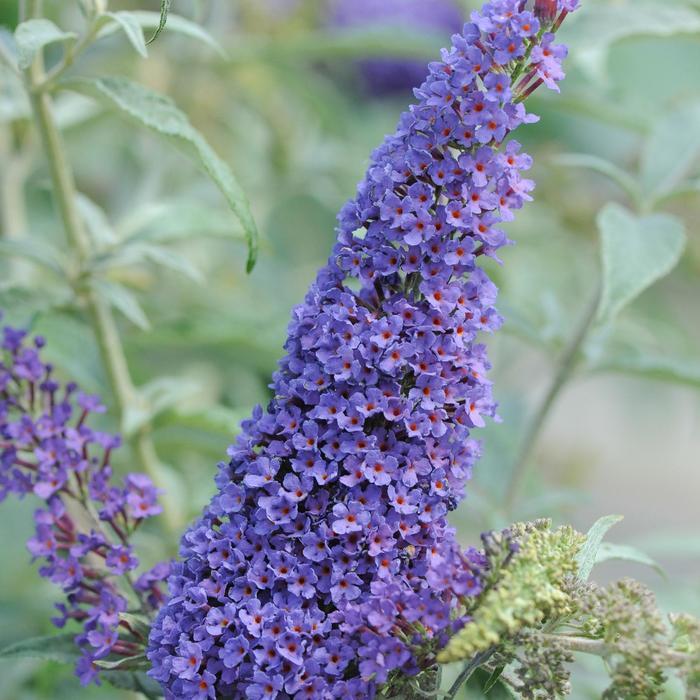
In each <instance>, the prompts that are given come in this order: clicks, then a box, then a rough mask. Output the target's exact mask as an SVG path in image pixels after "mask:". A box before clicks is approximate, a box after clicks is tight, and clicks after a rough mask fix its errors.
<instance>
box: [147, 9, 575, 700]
mask: <svg viewBox="0 0 700 700" xmlns="http://www.w3.org/2000/svg"><path fill="white" fill-rule="evenodd" d="M573 4H574V3H572V2H570V1H569V2H565V1H563V0H562V1H558V2H556V3H555V5H556V8H555V9H556V12H554V14H553V16H552V17H550V16H549V15H546V14H543V12H542V9H541V6H540V10H538V12H537V13H536V14H533V13H532V12H530V11H528V10H527V9H525V7H526V5H527V3H525V2H523V1H522V0H496V1H495V2H492V3H489V4H488V5H486V6H485V7H484V9H483V10H482V12H481V13H474V15H473V16H472V22H471V23H469V24H466V25H465V26H464V29H463V32H462V33H461V34H457V35H455V36H454V37H453V43H452V46H451V47H450V48H449V49H445V50H443V52H442V57H441V60H440V61H436V62H434V63H431V64H430V66H429V75H428V78H427V80H426V81H425V82H424V83H423V85H421V87H420V88H419V89H417V90H416V91H415V95H416V97H417V100H418V102H417V104H415V105H413V106H412V107H411V108H410V110H409V111H407V112H406V113H404V114H403V115H402V116H401V119H400V121H399V126H398V128H397V131H396V133H395V134H393V135H392V136H389V137H387V138H386V139H385V141H384V143H383V144H382V145H381V146H380V147H379V148H378V149H377V150H376V151H375V152H374V153H373V155H372V159H371V163H370V166H369V169H368V171H367V174H366V177H365V179H364V180H363V181H362V182H361V183H360V185H359V187H358V191H357V196H356V198H355V199H353V200H352V201H350V202H348V203H347V204H346V205H345V206H344V207H343V209H342V211H341V213H340V215H339V217H338V240H337V243H336V245H335V247H334V249H333V252H332V255H331V257H330V259H329V262H328V264H327V265H326V266H325V267H324V268H323V269H322V270H321V271H320V272H319V274H318V277H317V279H316V281H315V283H314V284H313V285H312V286H311V288H310V290H309V292H308V294H307V296H306V299H305V301H304V303H303V304H302V305H301V306H299V307H297V308H296V309H295V311H294V313H293V319H292V322H291V324H290V326H289V336H288V339H287V343H286V345H285V349H286V350H287V355H286V357H285V358H284V359H283V360H282V361H281V362H280V367H279V370H278V371H277V372H276V373H275V375H274V381H273V384H272V389H273V392H274V397H273V399H272V400H271V402H270V403H269V405H268V406H267V409H265V410H263V408H261V407H257V408H256V409H255V410H254V412H253V415H252V417H251V418H250V419H249V420H247V421H244V422H243V424H242V433H241V435H240V436H239V438H238V440H237V442H236V444H235V445H233V446H232V447H230V448H229V451H228V454H229V457H230V460H229V461H228V462H225V463H222V464H221V465H220V469H219V473H218V475H217V477H216V485H217V487H218V493H217V494H216V495H215V496H214V497H213V498H212V500H211V502H210V504H209V506H208V507H207V508H205V510H204V513H203V515H202V517H201V518H200V520H199V521H198V522H197V523H195V524H194V525H193V526H192V527H191V528H190V530H188V532H187V533H186V534H185V535H184V537H183V539H182V542H181V548H180V555H181V561H179V562H178V563H176V564H175V565H174V568H173V573H172V575H171V577H170V579H169V593H170V597H169V599H168V601H167V602H166V604H165V605H164V606H163V608H162V609H161V611H160V613H159V616H158V618H157V620H156V621H155V623H154V625H153V628H152V631H151V637H150V647H149V652H148V657H149V659H150V661H151V663H152V670H151V675H152V676H153V677H154V678H156V679H157V680H158V681H160V682H161V684H162V686H163V688H164V690H165V693H166V697H167V698H190V697H207V696H208V695H209V694H210V693H211V692H215V693H216V696H217V697H231V698H279V699H287V698H295V699H297V698H314V699H315V700H316V699H318V700H331V699H332V698H362V699H366V698H370V699H371V698H372V697H374V696H375V694H376V691H377V689H378V687H379V686H380V685H381V684H382V683H384V682H385V681H387V680H388V679H389V678H390V674H392V673H399V672H400V673H402V674H404V675H411V674H416V673H418V672H420V671H421V670H423V669H425V668H427V667H429V666H431V665H432V664H434V663H435V654H436V652H437V651H438V650H439V649H440V648H441V647H442V646H443V645H444V644H445V643H446V641H447V639H448V638H449V637H450V635H451V634H453V633H454V631H455V630H456V629H458V628H459V627H460V626H462V625H464V624H468V620H467V619H466V618H465V617H464V609H465V607H464V605H463V604H462V603H464V602H465V600H466V598H467V597H469V596H473V595H475V594H477V593H478V592H479V591H480V590H481V587H482V571H483V558H482V557H481V556H480V555H479V554H478V553H476V552H475V551H473V550H469V551H467V552H464V551H462V550H461V548H460V547H459V546H458V544H457V543H456V541H455V533H454V530H453V529H452V528H451V527H449V525H448V523H447V520H446V516H447V514H448V512H449V511H450V510H453V509H454V508H455V507H456V505H457V503H458V502H459V501H460V500H461V499H462V498H463V495H464V487H465V483H466V481H467V480H468V479H469V477H470V475H471V471H472V467H473V465H474V462H475V461H476V459H477V458H478V456H479V449H480V448H479V443H478V442H477V441H476V440H475V439H474V437H473V435H472V433H473V431H474V429H475V428H478V427H481V426H483V425H484V422H485V419H486V418H489V417H491V418H494V417H495V416H496V407H495V404H494V401H493V399H492V395H491V385H490V382H489V380H488V378H487V373H488V369H489V362H488V358H487V356H486V349H485V347H484V345H483V344H482V343H480V342H479V337H480V334H481V333H482V332H492V331H494V330H495V329H497V328H498V326H499V325H500V322H501V319H500V317H499V315H498V313H497V312H496V310H495V308H494V303H495V300H496V295H497V289H496V287H495V285H494V284H493V282H492V281H491V280H490V279H489V278H488V276H487V274H486V273H485V272H484V271H483V269H481V268H480V267H479V266H478V264H477V263H478V260H479V258H480V257H482V256H489V257H493V258H495V259H497V257H496V256H497V252H498V249H499V248H500V247H501V246H503V245H505V244H507V243H508V240H507V237H506V235H505V233H504V232H503V230H502V229H501V224H502V222H504V221H508V220H510V219H512V217H513V212H514V211H515V210H517V209H519V208H520V207H521V206H522V205H523V203H524V202H525V201H527V200H529V199H530V194H529V193H530V191H531V190H532V188H533V183H532V182H531V181H529V180H527V179H524V178H523V177H522V176H521V173H522V171H524V170H527V169H528V168H529V167H530V164H531V161H530V158H529V157H528V156H527V155H525V154H523V153H521V151H520V145H519V144H518V143H517V142H516V141H514V140H510V141H508V142H507V143H504V140H505V139H506V138H507V136H508V135H509V134H510V132H512V131H513V130H514V129H515V128H517V127H519V126H520V125H521V124H524V123H529V122H532V121H535V119H536V118H535V117H533V116H531V115H529V114H528V113H527V112H526V110H525V107H524V105H523V104H522V102H523V100H524V98H525V97H526V96H527V95H528V94H529V93H530V92H532V90H534V89H535V88H536V87H537V86H538V85H540V84H541V83H542V82H544V83H547V84H549V83H556V81H557V80H558V79H560V78H561V77H562V75H563V74H562V73H561V69H560V65H559V63H560V60H561V59H562V58H563V56H564V53H565V50H564V49H563V48H561V47H558V46H557V45H555V44H553V43H552V41H551V39H550V36H549V34H550V33H551V32H550V30H553V29H554V28H555V25H556V23H558V22H559V21H560V20H561V18H562V17H563V16H564V15H565V14H566V12H567V11H569V10H570V9H573ZM548 7H549V5H548ZM543 30H544V31H543ZM192 644H195V645H197V651H196V653H194V654H193V656H192V657H186V656H185V653H186V652H185V651H184V650H190V649H192V647H191V646H190V645H192ZM200 652H201V657H200ZM186 658H193V659H194V663H196V664H198V666H197V669H196V671H193V669H191V668H189V667H188V666H187V663H186V661H183V659H186ZM212 685H213V687H214V688H215V691H212V690H211V688H212Z"/></svg>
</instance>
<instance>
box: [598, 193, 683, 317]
mask: <svg viewBox="0 0 700 700" xmlns="http://www.w3.org/2000/svg"><path fill="white" fill-rule="evenodd" d="M598 228H599V230H600V239H601V257H602V268H603V279H602V293H601V299H600V305H599V307H598V320H600V321H609V320H611V319H612V318H614V317H615V316H616V315H617V314H618V313H619V312H620V311H621V310H622V309H623V308H624V307H625V306H627V304H629V303H630V302H632V301H633V300H634V299H636V298H637V297H638V296H639V295H640V294H641V293H642V292H643V291H644V290H645V289H647V288H648V287H650V286H651V285H652V284H654V282H656V281H657V280H659V279H661V278H662V277H664V276H665V275H667V274H668V273H669V272H670V271H671V270H672V269H673V268H674V267H675V266H676V264H677V263H678V261H679V260H680V257H681V254H682V253H683V249H684V248H685V242H686V235H685V229H684V226H683V223H682V221H681V220H680V219H678V218H677V217H674V216H671V215H669V214H652V215H650V216H646V217H637V216H635V215H634V214H632V213H631V212H630V211H628V210H627V209H625V208H624V207H621V206H620V205H619V204H615V203H610V204H607V205H606V206H605V207H604V208H603V209H602V210H601V211H600V213H599V214H598Z"/></svg>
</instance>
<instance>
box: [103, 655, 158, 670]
mask: <svg viewBox="0 0 700 700" xmlns="http://www.w3.org/2000/svg"><path fill="white" fill-rule="evenodd" d="M95 665H96V666H99V667H100V668H103V669H105V671H135V670H139V669H146V668H148V667H149V663H148V659H147V658H146V655H145V654H137V655H136V656H125V657H123V658H121V659H116V660H114V661H107V660H104V659H98V660H97V661H95Z"/></svg>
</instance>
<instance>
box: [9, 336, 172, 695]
mask: <svg viewBox="0 0 700 700" xmlns="http://www.w3.org/2000/svg"><path fill="white" fill-rule="evenodd" d="M43 345H44V341H43V339H42V338H40V337H37V338H35V339H34V342H33V344H31V343H28V342H27V338H26V334H25V332H24V331H21V330H16V329H13V328H9V327H6V328H4V329H3V333H2V338H1V339H0V501H2V500H4V499H5V498H6V497H7V496H8V495H9V494H15V495H17V496H19V497H23V496H25V495H26V494H32V493H33V494H34V495H35V496H38V497H39V498H40V499H42V500H44V501H45V502H46V507H45V508H43V509H40V510H37V511H36V513H35V520H36V533H35V535H34V537H32V539H30V540H29V542H28V548H29V551H30V552H31V554H32V555H33V557H34V558H35V559H39V560H41V562H42V566H41V568H40V569H39V573H40V574H41V575H42V576H44V577H46V578H48V579H49V580H51V581H52V582H53V583H55V584H57V585H59V586H60V587H61V588H62V589H63V590H64V591H65V593H66V596H67V600H66V603H65V604H63V603H62V604H59V605H57V607H58V609H59V612H60V615H59V617H57V618H55V619H54V620H53V622H54V623H55V624H56V625H57V626H58V627H63V626H64V625H65V623H66V622H67V621H69V620H77V621H78V622H80V623H81V624H82V627H83V630H82V632H81V633H79V634H78V635H77V636H76V643H77V644H78V646H79V647H80V648H81V649H82V651H83V656H82V657H81V659H80V660H79V662H78V665H77V672H78V675H79V676H80V679H81V681H83V682H89V681H91V680H93V679H95V678H96V676H97V672H98V669H97V668H96V666H95V664H94V662H95V661H96V660H98V659H103V658H105V657H106V656H108V655H109V654H117V655H123V656H131V655H133V654H135V653H136V652H137V651H138V646H135V645H134V644H133V643H131V642H129V641H125V640H123V639H121V638H120V635H119V614H120V613H122V612H125V611H126V609H127V605H128V603H129V600H128V598H127V595H125V591H124V586H123V585H122V584H123V583H124V582H125V577H128V576H130V572H132V571H133V570H134V569H136V567H137V566H138V563H139V560H138V559H137V558H136V556H135V555H134V551H133V548H132V546H131V545H130V543H129V536H130V534H131V533H132V532H133V531H134V529H135V528H136V527H138V526H139V525H140V523H141V522H142V521H143V520H144V519H145V518H148V517H150V516H153V515H156V514H157V513H159V512H160V506H159V505H158V503H157V490H156V488H155V487H154V486H153V484H152V482H151V480H150V479H149V478H148V477H147V476H145V475H144V474H128V475H127V476H126V477H125V478H124V482H123V484H122V485H116V484H115V483H113V482H112V480H111V477H112V470H111V467H110V455H111V453H112V450H113V449H114V448H116V447H118V446H119V438H118V437H116V436H114V435H109V434H107V433H102V432H98V431H96V430H93V429H92V428H90V427H89V426H88V418H89V416H90V415H91V414H95V413H101V412H102V411H104V407H103V406H102V405H101V403H100V401H99V399H98V398H97V397H93V396H87V395H85V394H81V393H79V392H78V391H77V388H76V386H75V385H73V384H67V385H66V386H65V387H61V385H60V384H59V383H58V382H56V381H55V380H54V379H53V377H52V367H51V365H49V364H45V363H44V362H42V360H41V358H40V354H39V350H40V348H41V347H42V346H43ZM168 572H169V565H168V564H161V565H158V566H157V567H155V568H154V569H153V570H152V571H149V572H146V573H145V574H143V575H142V576H141V577H140V578H139V579H138V580H136V581H133V582H132V583H131V588H132V592H133V595H134V596H137V597H138V598H139V602H140V604H141V607H142V608H143V609H144V610H148V609H149V608H150V609H155V608H157V607H158V606H159V605H160V603H161V602H162V599H163V595H162V592H161V591H160V590H159V588H158V584H159V582H160V581H162V580H163V579H164V578H165V577H166V576H167V574H168ZM129 580H131V579H129Z"/></svg>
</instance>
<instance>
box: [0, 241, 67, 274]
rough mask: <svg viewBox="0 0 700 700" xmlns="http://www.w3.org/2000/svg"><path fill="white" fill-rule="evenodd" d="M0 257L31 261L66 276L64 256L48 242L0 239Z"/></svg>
mask: <svg viewBox="0 0 700 700" xmlns="http://www.w3.org/2000/svg"><path fill="white" fill-rule="evenodd" d="M0 255H7V256H11V257H18V258H24V259H25V260H31V261H32V262H34V263H37V264H38V265H41V266H42V267H45V268H47V269H49V270H51V271H52V272H55V273H57V274H58V275H61V276H62V277H63V276H65V267H66V261H65V258H64V256H63V255H62V254H61V252H60V251H59V250H58V249H56V248H54V247H53V246H52V245H51V244H50V243H49V242H48V241H46V240H38V239H34V238H19V239H0Z"/></svg>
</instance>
